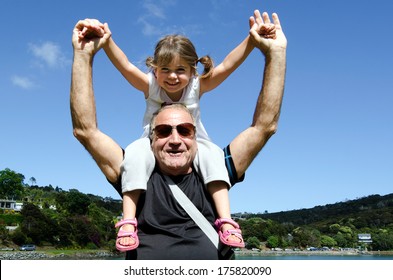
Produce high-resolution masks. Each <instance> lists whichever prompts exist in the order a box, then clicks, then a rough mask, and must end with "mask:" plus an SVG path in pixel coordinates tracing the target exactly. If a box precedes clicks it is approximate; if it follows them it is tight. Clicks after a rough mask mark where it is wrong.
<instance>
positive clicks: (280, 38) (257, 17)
mask: <svg viewBox="0 0 393 280" xmlns="http://www.w3.org/2000/svg"><path fill="white" fill-rule="evenodd" d="M272 18H273V25H274V26H275V31H276V34H275V35H276V36H275V38H274V37H271V36H270V37H266V36H264V35H263V34H264V33H265V32H266V31H265V29H266V27H267V26H270V25H271V24H272V23H271V22H270V18H269V15H268V14H267V13H266V12H264V13H263V14H262V16H261V13H260V12H259V10H255V11H254V16H252V17H250V37H251V40H252V42H253V43H254V45H255V47H257V48H258V49H260V50H261V51H262V52H263V53H264V54H265V55H266V54H268V52H271V51H274V50H280V49H282V50H285V49H286V47H287V39H286V38H285V35H284V32H283V31H282V28H281V24H280V20H279V19H278V15H277V14H276V13H273V14H272Z"/></svg>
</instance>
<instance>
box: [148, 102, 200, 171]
mask: <svg viewBox="0 0 393 280" xmlns="http://www.w3.org/2000/svg"><path fill="white" fill-rule="evenodd" d="M179 124H185V126H179V127H178V128H177V129H176V126H177V125H179ZM188 124H193V120H192V117H191V116H190V114H189V113H188V112H187V111H185V110H182V109H179V108H168V109H165V110H164V111H162V112H160V113H159V114H158V115H157V117H156V120H155V123H154V127H153V135H152V144H151V145H152V150H153V153H154V156H155V158H156V160H157V164H158V166H159V167H160V170H161V171H162V172H163V173H164V174H166V175H180V174H188V173H190V172H191V171H192V162H193V161H194V158H195V154H196V151H197V143H196V140H195V131H194V130H193V131H192V133H191V134H192V135H186V134H187V133H186V132H187V127H186V126H188V127H189V125H188ZM160 125H161V128H162V125H169V126H171V128H169V127H166V130H163V131H161V132H165V133H160V131H159V128H160ZM155 128H156V129H155ZM168 128H169V129H168ZM169 130H170V132H171V133H170V134H169V135H168V132H169ZM178 130H179V131H180V133H179V131H178ZM182 134H183V135H182Z"/></svg>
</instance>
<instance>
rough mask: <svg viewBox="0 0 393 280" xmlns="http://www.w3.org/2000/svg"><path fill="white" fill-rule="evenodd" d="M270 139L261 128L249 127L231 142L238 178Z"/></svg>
mask: <svg viewBox="0 0 393 280" xmlns="http://www.w3.org/2000/svg"><path fill="white" fill-rule="evenodd" d="M267 140H268V137H267V135H263V133H261V131H260V130H257V129H256V128H254V127H249V128H247V129H246V130H244V131H243V132H241V133H240V134H239V135H238V136H237V137H236V138H235V139H233V141H232V142H231V143H230V145H229V147H230V151H231V157H232V160H233V165H234V166H235V169H236V173H237V178H241V177H242V176H243V175H244V174H245V172H246V170H247V168H248V167H249V166H250V164H251V163H252V161H253V160H254V159H255V157H256V156H257V155H258V153H259V152H260V151H261V150H262V148H263V146H264V145H265V144H266V142H267Z"/></svg>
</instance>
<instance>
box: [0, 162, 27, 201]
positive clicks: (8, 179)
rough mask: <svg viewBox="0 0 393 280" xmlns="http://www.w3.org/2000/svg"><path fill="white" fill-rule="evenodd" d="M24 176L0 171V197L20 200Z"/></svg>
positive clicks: (7, 170)
mask: <svg viewBox="0 0 393 280" xmlns="http://www.w3.org/2000/svg"><path fill="white" fill-rule="evenodd" d="M24 179H25V176H23V175H22V174H20V173H16V172H15V171H12V170H10V169H9V168H6V169H4V170H1V171H0V197H4V198H12V199H18V198H19V199H20V198H22V196H23V192H24V186H23V181H24Z"/></svg>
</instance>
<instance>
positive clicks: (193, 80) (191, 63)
mask: <svg viewBox="0 0 393 280" xmlns="http://www.w3.org/2000/svg"><path fill="white" fill-rule="evenodd" d="M99 28H101V30H98V29H99ZM260 31H261V35H263V36H264V37H267V38H274V36H275V26H274V25H273V24H266V25H264V29H262V30H260ZM92 32H94V33H96V34H101V35H102V34H105V33H106V34H109V38H108V40H107V41H106V44H105V46H104V50H105V52H106V54H107V56H108V57H109V59H110V60H111V61H112V63H113V64H114V65H115V67H116V68H117V69H118V70H119V71H120V73H121V74H122V75H123V76H124V77H125V78H126V79H127V80H128V82H129V83H130V84H131V85H132V86H133V87H135V88H136V89H138V90H140V91H142V92H143V93H144V96H145V99H146V111H145V115H144V118H143V127H144V132H143V135H142V137H141V138H140V139H138V140H136V141H135V142H133V143H131V144H130V145H129V146H128V147H127V148H126V150H125V156H124V161H123V163H122V167H121V170H122V192H123V220H122V221H120V222H118V223H117V224H116V227H120V229H119V232H118V239H117V241H116V248H117V249H118V250H120V251H127V250H133V249H135V248H137V247H138V245H139V240H138V235H137V221H136V218H135V214H136V206H137V202H138V199H139V196H140V193H141V191H143V190H146V188H147V181H148V180H149V177H150V175H151V173H152V171H153V169H154V166H155V158H154V156H153V153H152V151H151V148H150V139H149V136H150V130H151V128H150V121H151V118H152V116H153V114H154V113H155V112H157V111H158V109H159V108H161V106H162V105H163V104H166V103H167V104H171V103H183V104H185V105H186V106H187V107H188V109H190V111H191V112H192V114H193V116H194V118H195V125H196V139H197V142H198V153H197V155H196V158H195V160H194V166H195V168H196V170H197V171H198V173H199V174H200V175H201V177H202V178H203V181H204V183H205V185H207V189H208V191H209V193H210V194H211V196H212V199H213V202H214V204H215V207H216V211H217V215H218V217H219V218H218V219H217V220H216V222H215V225H216V227H217V230H218V232H219V236H220V240H221V242H222V243H224V244H226V245H229V246H233V247H244V242H243V238H242V235H241V230H240V228H239V225H238V224H237V223H236V222H235V221H233V220H232V219H231V214H230V207H229V196H228V188H229V187H230V186H231V183H230V181H229V176H228V172H227V169H226V167H225V161H224V155H223V151H222V149H221V148H219V147H218V146H217V145H215V144H213V143H212V142H211V141H210V139H209V137H208V134H207V133H206V130H205V128H204V127H203V124H202V122H201V116H200V111H199V99H200V98H201V97H202V95H203V94H204V93H206V92H208V91H211V90H212V89H214V88H215V87H217V86H218V85H220V84H221V83H222V82H223V81H224V80H225V79H226V78H227V77H228V76H229V75H230V74H231V73H232V72H233V71H234V70H235V69H236V68H237V67H238V66H239V65H240V64H241V63H242V62H243V61H244V60H245V59H246V57H247V56H248V55H249V54H250V52H251V51H252V50H253V48H254V46H253V45H252V42H251V39H250V38H249V36H247V38H246V39H245V40H244V41H243V42H242V43H240V44H239V45H238V46H237V47H236V48H235V49H234V50H233V51H232V52H230V53H229V54H228V55H227V57H226V58H225V59H224V61H223V62H222V63H221V64H219V65H218V66H217V67H214V66H213V61H212V59H211V58H210V57H209V56H204V57H202V58H198V55H197V53H196V50H195V47H194V45H193V44H192V42H191V41H190V40H189V39H188V38H186V37H184V36H181V35H168V36H165V37H164V38H162V39H161V40H160V41H159V42H158V43H157V45H156V48H155V52H154V56H153V57H149V58H147V60H146V65H147V66H148V67H149V68H150V70H151V71H150V72H148V73H147V74H146V73H144V72H142V71H141V70H140V69H138V68H137V67H136V66H135V65H133V64H132V63H131V62H130V61H129V60H128V58H127V56H126V55H125V54H124V52H123V51H122V50H121V49H120V48H119V47H118V46H117V45H116V43H115V42H114V40H113V38H112V37H111V32H110V30H109V27H108V25H107V24H104V25H102V24H99V25H96V26H91V27H90V28H86V29H84V30H83V31H82V32H81V35H80V36H81V37H83V36H89V34H91V33H92ZM198 62H200V63H201V64H203V66H204V71H203V74H202V75H201V76H199V75H198V72H197V63H198ZM179 135H180V137H182V136H181V133H179Z"/></svg>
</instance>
